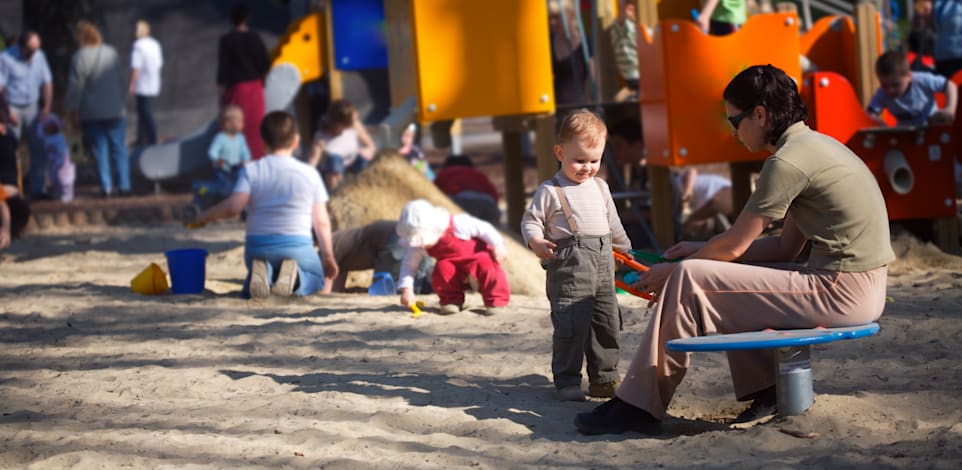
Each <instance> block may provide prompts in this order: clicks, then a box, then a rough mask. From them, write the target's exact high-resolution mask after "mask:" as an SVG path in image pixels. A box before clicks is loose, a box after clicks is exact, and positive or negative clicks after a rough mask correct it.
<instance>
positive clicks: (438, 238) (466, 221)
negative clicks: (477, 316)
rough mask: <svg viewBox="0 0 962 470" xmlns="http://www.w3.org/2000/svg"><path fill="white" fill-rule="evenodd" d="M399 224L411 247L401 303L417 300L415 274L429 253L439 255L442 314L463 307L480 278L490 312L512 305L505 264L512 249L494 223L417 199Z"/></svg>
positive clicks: (434, 277) (437, 288) (434, 282)
mask: <svg viewBox="0 0 962 470" xmlns="http://www.w3.org/2000/svg"><path fill="white" fill-rule="evenodd" d="M396 230H397V234H398V237H400V242H401V245H403V246H406V247H407V250H406V252H405V253H404V258H403V259H402V260H401V273H400V276H399V282H398V287H399V288H400V290H401V305H403V306H405V307H409V306H410V305H411V304H412V303H413V302H414V292H413V289H412V287H413V286H414V274H415V273H416V272H417V268H418V266H419V265H420V264H421V260H422V259H423V258H424V257H425V256H431V257H433V258H434V259H436V260H437V263H436V264H435V266H434V271H433V273H432V274H431V288H432V289H433V290H434V292H435V293H437V294H438V297H440V299H441V314H442V315H450V314H452V313H457V312H459V311H461V309H462V308H463V307H464V291H465V290H466V289H467V288H468V287H469V284H472V283H475V282H476V283H477V287H476V288H475V290H477V291H478V292H480V293H481V297H482V298H483V299H484V306H485V310H484V313H485V315H494V314H497V313H500V312H501V311H503V310H504V307H505V306H507V305H508V302H509V301H510V300H511V290H510V289H509V287H508V276H507V275H506V274H505V273H504V269H501V261H502V260H504V258H505V256H506V255H507V251H506V250H505V247H504V238H503V237H502V236H501V234H500V233H498V230H497V229H495V228H494V226H492V225H491V224H489V223H487V222H485V221H483V220H480V219H477V218H475V217H472V216H470V215H468V214H457V215H451V213H449V212H448V211H447V210H446V209H444V208H443V207H436V206H434V205H432V204H431V203H430V202H428V201H425V200H424V199H417V200H414V201H411V202H409V203H407V204H405V206H404V209H402V210H401V218H400V220H398V223H397V228H396Z"/></svg>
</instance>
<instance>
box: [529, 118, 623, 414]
mask: <svg viewBox="0 0 962 470" xmlns="http://www.w3.org/2000/svg"><path fill="white" fill-rule="evenodd" d="M607 133H608V131H607V128H606V127H605V123H604V122H602V121H601V119H599V118H598V116H596V115H595V114H594V113H592V112H591V111H588V110H586V109H579V110H576V111H574V112H572V113H571V114H569V115H568V116H567V117H565V119H564V120H563V121H562V122H561V128H560V131H559V133H558V144H557V145H555V146H554V152H555V156H556V157H557V158H558V161H559V162H561V169H560V170H559V171H558V173H556V174H555V175H554V177H552V178H551V179H550V180H547V181H545V182H543V183H541V186H539V187H538V190H537V191H535V193H534V198H533V199H532V201H531V205H530V206H529V207H528V209H527V210H526V211H525V213H524V217H523V218H522V219H521V234H522V235H523V236H524V240H525V242H526V243H527V245H528V247H530V248H531V250H532V251H534V253H535V254H536V255H537V256H538V258H541V259H542V266H544V267H545V269H546V270H547V271H548V273H547V276H548V279H547V287H548V288H547V290H548V292H547V293H548V300H550V301H551V323H552V324H553V325H554V335H553V337H552V343H553V344H552V358H551V372H552V373H553V374H554V384H555V388H557V389H558V398H559V399H560V400H562V401H584V400H585V394H584V392H583V391H582V390H581V364H582V358H586V359H587V361H588V381H589V383H590V386H589V389H588V392H589V394H590V395H591V396H593V397H602V398H605V397H608V398H610V397H613V396H614V395H615V390H616V389H617V388H618V384H619V379H618V333H619V331H620V330H621V318H620V312H619V309H618V301H617V299H616V298H615V284H614V271H615V266H614V256H613V253H612V248H614V249H615V250H617V251H619V252H621V253H625V254H627V253H628V251H629V250H630V249H631V240H629V239H628V235H627V234H626V233H625V229H624V227H623V226H622V225H621V219H619V218H618V210H617V209H616V208H615V204H614V201H613V200H612V198H611V192H610V191H609V189H608V185H607V184H606V183H605V182H604V181H603V180H601V179H600V178H595V174H596V173H598V169H599V167H600V165H601V155H602V153H603V152H604V149H605V137H606V136H607ZM629 256H630V255H629Z"/></svg>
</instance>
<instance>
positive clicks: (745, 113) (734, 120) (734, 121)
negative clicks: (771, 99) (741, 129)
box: [728, 104, 758, 130]
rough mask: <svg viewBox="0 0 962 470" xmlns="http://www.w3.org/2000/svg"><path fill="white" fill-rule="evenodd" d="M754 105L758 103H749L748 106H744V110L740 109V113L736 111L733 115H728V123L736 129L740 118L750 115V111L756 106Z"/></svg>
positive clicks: (740, 121)
mask: <svg viewBox="0 0 962 470" xmlns="http://www.w3.org/2000/svg"><path fill="white" fill-rule="evenodd" d="M756 106H758V105H757V104H753V105H751V106H750V107H748V108H746V109H745V110H744V111H742V112H740V113H738V114H736V115H734V116H728V122H729V124H731V125H732V127H733V128H735V129H736V130H737V129H738V125H739V124H741V123H742V120H743V119H745V118H747V117H748V116H750V115H751V114H752V111H754V110H755V107H756Z"/></svg>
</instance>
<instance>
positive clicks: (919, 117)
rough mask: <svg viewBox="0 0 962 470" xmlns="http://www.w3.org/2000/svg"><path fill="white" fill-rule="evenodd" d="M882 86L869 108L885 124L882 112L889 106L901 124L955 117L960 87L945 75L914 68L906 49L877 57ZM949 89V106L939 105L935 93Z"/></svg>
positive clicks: (948, 121)
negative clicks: (940, 107) (911, 67)
mask: <svg viewBox="0 0 962 470" xmlns="http://www.w3.org/2000/svg"><path fill="white" fill-rule="evenodd" d="M875 74H876V75H877V76H878V80H879V84H880V86H879V89H878V91H876V92H875V94H874V95H872V99H871V101H869V104H868V112H869V114H870V115H872V117H873V118H875V120H877V121H879V123H881V124H883V125H884V122H883V121H882V120H881V118H880V115H881V114H882V110H885V109H887V110H888V112H889V113H891V114H892V116H894V117H895V120H896V125H897V126H925V125H927V124H934V125H941V124H951V123H952V121H953V120H954V118H955V107H956V103H957V101H958V91H957V90H956V87H955V84H953V83H952V82H951V81H949V80H947V79H946V78H945V77H943V76H941V75H935V74H932V73H928V72H913V71H911V70H910V69H909V61H908V59H907V58H906V56H905V53H904V52H901V51H888V52H886V53H884V54H882V55H881V56H879V58H878V59H877V60H876V61H875ZM938 92H943V93H945V106H944V107H943V108H942V109H939V107H938V104H937V103H936V101H935V94H936V93H938Z"/></svg>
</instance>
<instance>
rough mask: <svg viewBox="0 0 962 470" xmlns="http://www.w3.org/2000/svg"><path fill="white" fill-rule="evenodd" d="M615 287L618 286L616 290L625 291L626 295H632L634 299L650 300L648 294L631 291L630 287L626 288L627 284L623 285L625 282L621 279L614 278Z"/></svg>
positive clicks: (635, 290)
mask: <svg viewBox="0 0 962 470" xmlns="http://www.w3.org/2000/svg"><path fill="white" fill-rule="evenodd" d="M615 285H616V286H618V288H620V289H621V290H623V291H625V292H627V293H629V294H631V295H633V296H635V297H641V298H642V299H646V300H651V294H649V293H647V292H642V291H640V290H637V289H632V288H631V287H628V284H625V281H622V280H621V279H618V278H617V277H616V278H615Z"/></svg>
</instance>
